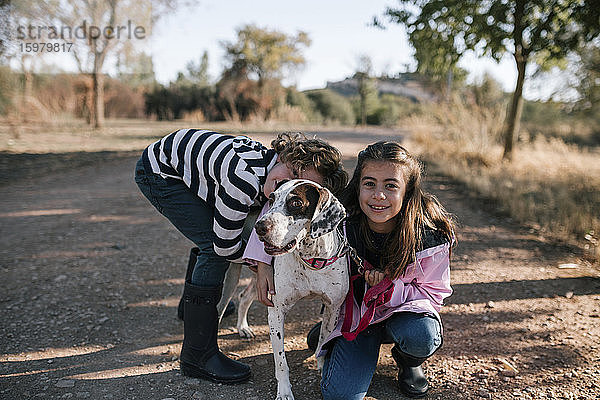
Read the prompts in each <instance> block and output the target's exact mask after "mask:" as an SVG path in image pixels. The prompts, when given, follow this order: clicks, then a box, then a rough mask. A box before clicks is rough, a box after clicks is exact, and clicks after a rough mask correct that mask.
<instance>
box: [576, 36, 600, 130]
mask: <svg viewBox="0 0 600 400" xmlns="http://www.w3.org/2000/svg"><path fill="white" fill-rule="evenodd" d="M577 53H578V55H579V62H578V63H577V65H576V66H575V71H574V73H575V76H576V79H577V84H576V87H575V89H576V90H577V92H578V93H579V101H578V104H577V106H578V108H579V109H580V110H582V111H584V112H587V113H588V114H591V115H595V116H596V118H598V121H600V113H599V112H598V111H599V110H600V40H596V41H594V42H592V43H587V44H586V45H585V46H583V47H582V48H581V49H580V50H579V51H578V52H577Z"/></svg>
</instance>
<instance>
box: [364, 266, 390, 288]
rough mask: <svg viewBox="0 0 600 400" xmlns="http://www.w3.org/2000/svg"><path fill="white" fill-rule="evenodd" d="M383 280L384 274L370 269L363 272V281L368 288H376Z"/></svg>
mask: <svg viewBox="0 0 600 400" xmlns="http://www.w3.org/2000/svg"><path fill="white" fill-rule="evenodd" d="M383 278H385V274H384V273H383V272H380V271H376V270H374V269H371V270H369V271H365V281H367V283H368V284H369V286H371V287H373V286H376V285H377V284H378V283H379V282H381V281H382V280H383Z"/></svg>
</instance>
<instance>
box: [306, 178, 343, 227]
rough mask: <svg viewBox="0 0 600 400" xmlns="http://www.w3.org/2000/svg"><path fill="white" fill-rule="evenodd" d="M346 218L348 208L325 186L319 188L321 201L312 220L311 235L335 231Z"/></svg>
mask: <svg viewBox="0 0 600 400" xmlns="http://www.w3.org/2000/svg"><path fill="white" fill-rule="evenodd" d="M344 218H346V210H345V209H344V206H343V205H342V203H340V201H339V200H338V199H336V198H335V196H334V195H332V194H331V192H330V191H329V190H327V189H325V188H319V202H318V203H317V207H316V209H315V214H314V216H313V218H312V220H311V222H310V237H311V238H313V239H316V238H318V237H319V236H323V235H324V234H326V233H329V232H333V231H334V230H335V228H336V227H337V226H338V224H339V223H340V222H342V220H343V219H344Z"/></svg>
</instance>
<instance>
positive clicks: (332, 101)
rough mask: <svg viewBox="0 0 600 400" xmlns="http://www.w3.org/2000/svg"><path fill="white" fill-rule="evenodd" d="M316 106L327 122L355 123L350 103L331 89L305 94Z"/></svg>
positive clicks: (310, 91)
mask: <svg viewBox="0 0 600 400" xmlns="http://www.w3.org/2000/svg"><path fill="white" fill-rule="evenodd" d="M304 93H306V96H307V97H308V98H309V99H310V100H311V101H312V102H314V104H315V108H316V109H317V110H318V111H319V113H320V114H321V115H322V116H323V120H324V121H325V122H339V123H341V124H352V123H354V121H355V116H354V111H353V110H352V105H351V104H350V101H348V99H346V98H345V97H344V96H341V95H339V94H337V93H335V92H333V91H331V90H329V89H316V90H309V91H306V92H304Z"/></svg>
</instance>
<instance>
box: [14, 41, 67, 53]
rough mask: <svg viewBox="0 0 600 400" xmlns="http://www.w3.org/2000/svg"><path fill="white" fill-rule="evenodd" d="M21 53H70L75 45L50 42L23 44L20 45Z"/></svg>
mask: <svg viewBox="0 0 600 400" xmlns="http://www.w3.org/2000/svg"><path fill="white" fill-rule="evenodd" d="M19 47H20V48H21V52H24V53H42V52H47V53H68V52H70V51H71V47H73V43H49V42H34V43H21V44H20V45H19Z"/></svg>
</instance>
